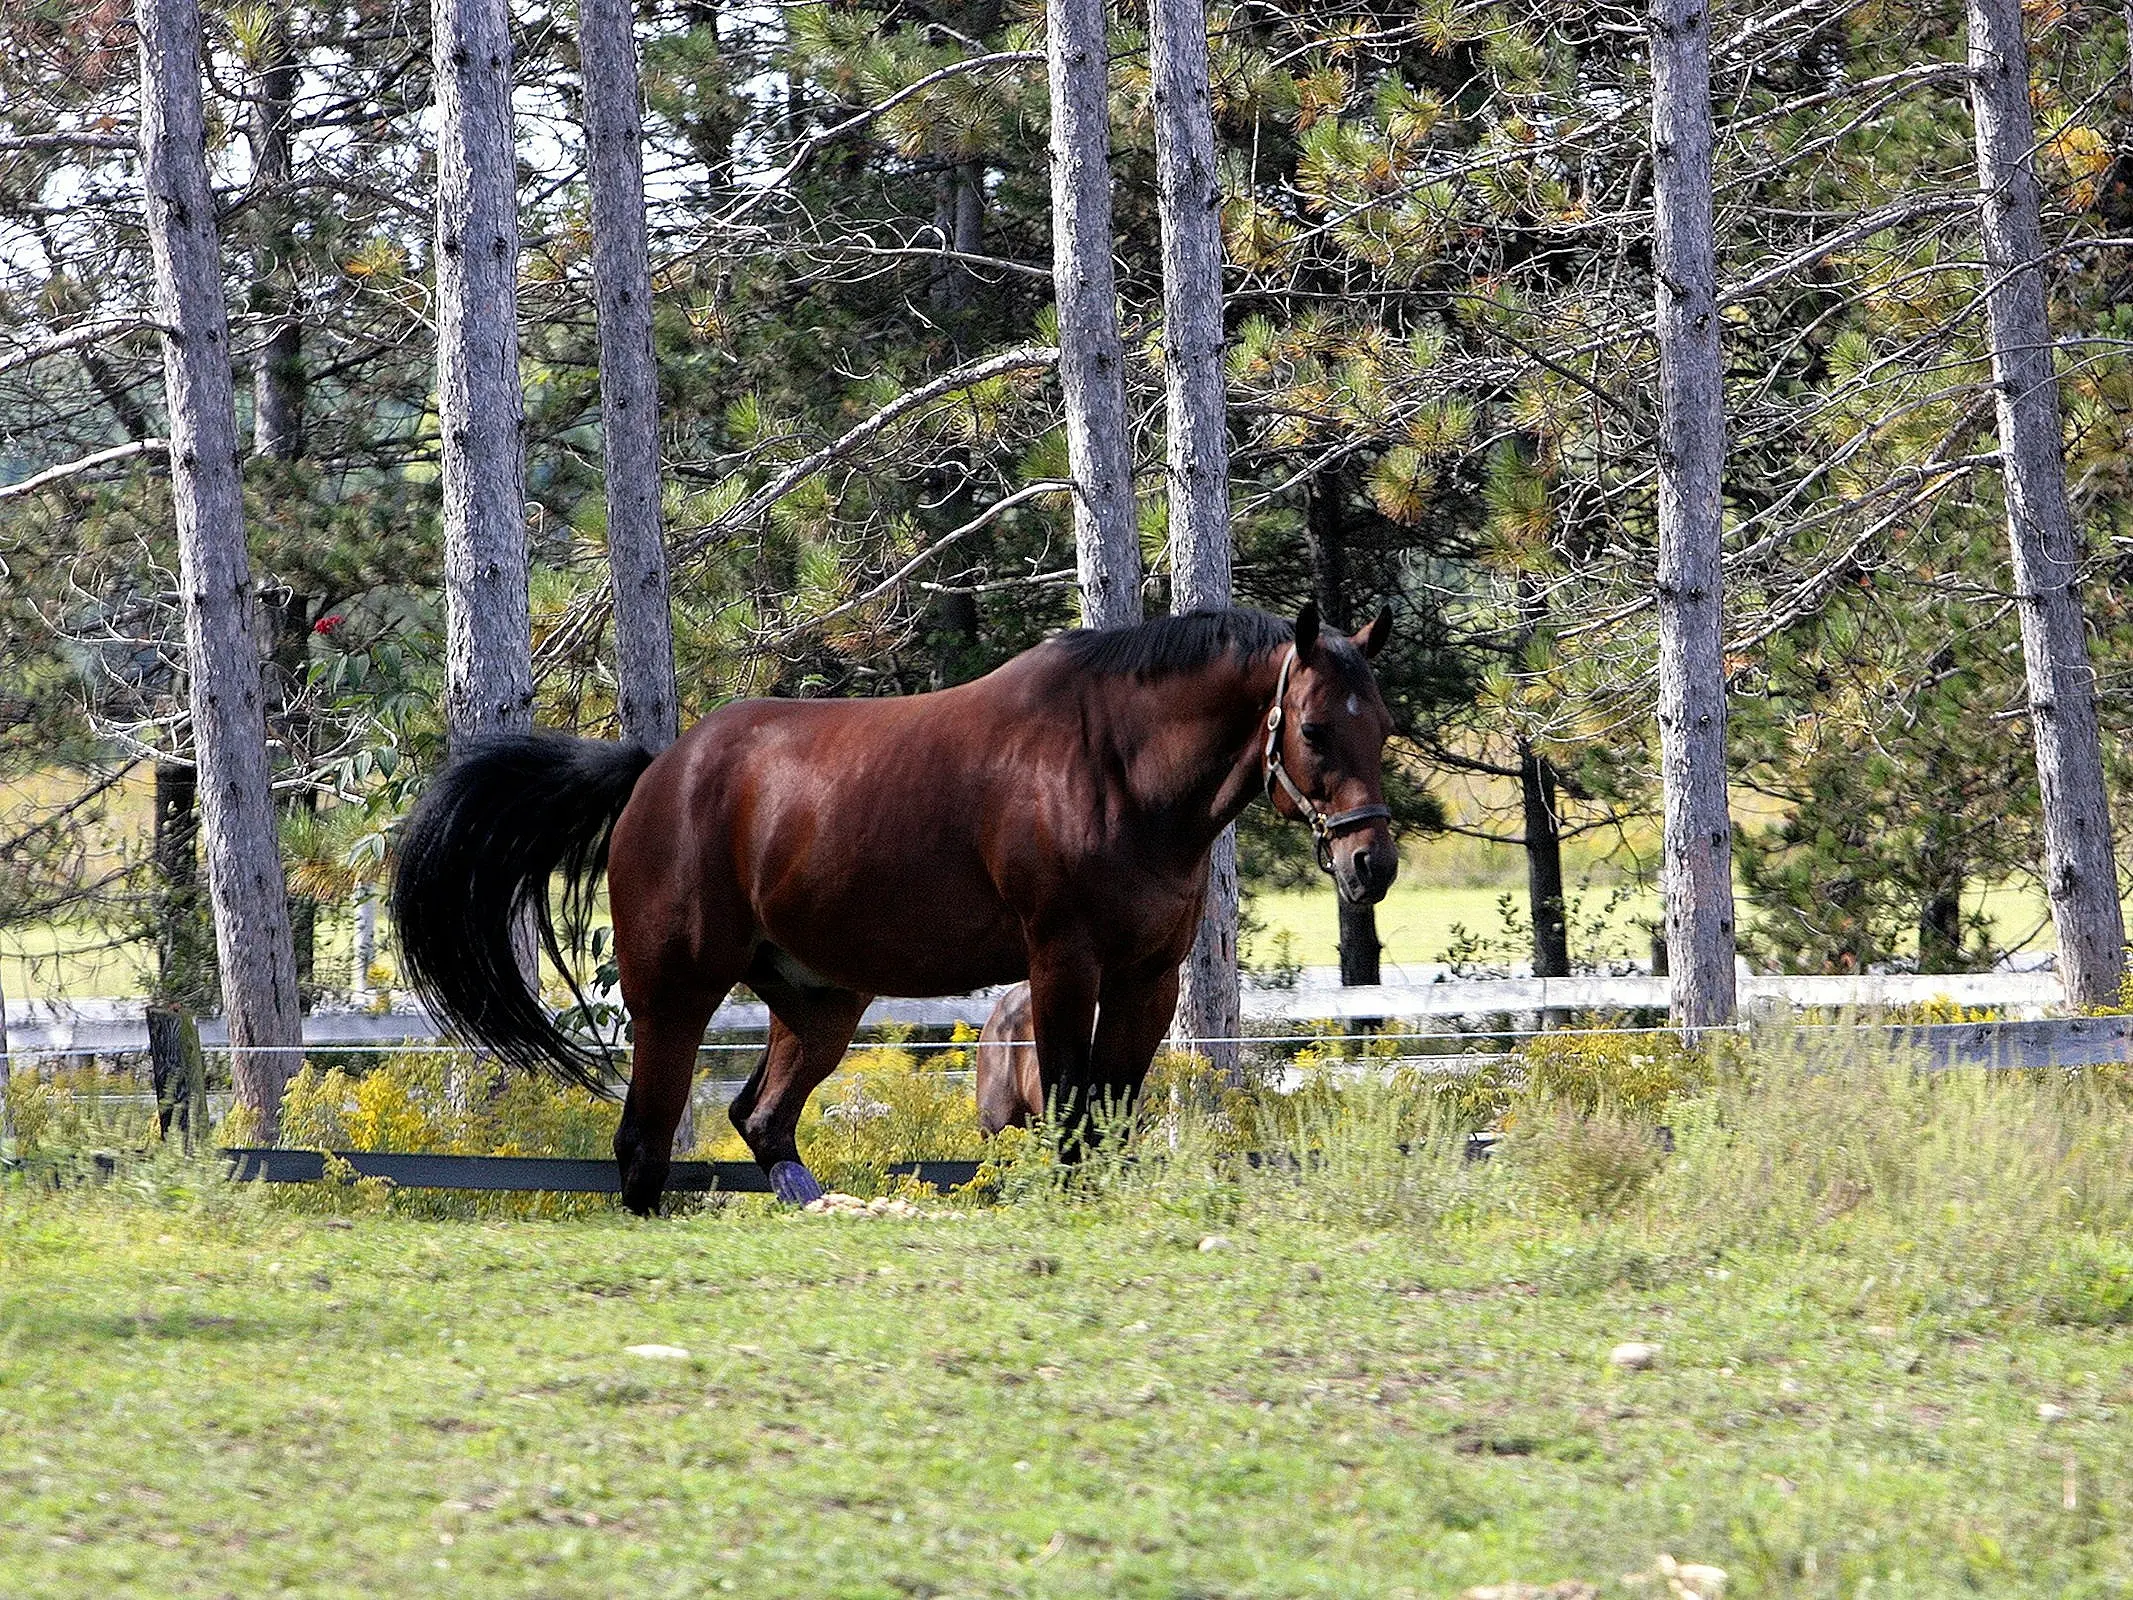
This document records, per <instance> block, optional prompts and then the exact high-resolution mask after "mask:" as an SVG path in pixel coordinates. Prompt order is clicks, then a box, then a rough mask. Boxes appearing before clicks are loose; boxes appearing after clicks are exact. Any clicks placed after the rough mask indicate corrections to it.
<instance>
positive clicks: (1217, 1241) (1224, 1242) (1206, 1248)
mask: <svg viewBox="0 0 2133 1600" xmlns="http://www.w3.org/2000/svg"><path fill="white" fill-rule="evenodd" d="M1228 1248H1229V1238H1228V1236H1227V1235H1225V1234H1220V1233H1211V1234H1209V1235H1208V1236H1207V1237H1206V1238H1204V1239H1202V1240H1201V1241H1200V1254H1202V1255H1203V1256H1204V1255H1206V1254H1208V1252H1210V1251H1213V1250H1227V1249H1228Z"/></svg>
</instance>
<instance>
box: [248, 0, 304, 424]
mask: <svg viewBox="0 0 2133 1600" xmlns="http://www.w3.org/2000/svg"><path fill="white" fill-rule="evenodd" d="M265 55H266V59H265V63H264V65H263V66H262V68H261V70H260V74H259V98H258V100H257V102H256V103H255V104H254V106H253V108H252V122H251V126H250V128H249V129H248V130H247V138H248V141H249V143H250V144H251V147H252V188H253V191H254V193H253V199H252V205H251V228H252V310H253V311H254V312H255V313H256V314H258V315H260V316H262V317H264V318H265V319H266V320H267V323H268V328H267V333H266V337H265V338H264V339H263V340H262V341H261V342H260V346H259V350H258V353H257V354H256V355H254V356H253V358H252V454H253V455H255V456H265V457H268V458H271V459H273V460H276V461H294V460H296V459H297V457H299V456H300V455H302V454H303V448H304V344H303V326H302V324H301V323H300V322H299V321H298V320H297V316H296V289H295V264H294V260H293V257H294V255H295V241H294V238H293V236H292V232H291V229H290V226H289V180H290V176H291V172H292V170H293V165H294V160H293V157H294V128H295V105H296V86H297V76H298V67H297V59H296V51H295V49H294V47H293V46H292V45H291V43H290V40H289V16H288V12H287V10H286V9H284V8H277V9H276V10H275V11H274V12H273V13H272V14H271V15H270V16H269V17H268V19H267V41H266V47H265Z"/></svg>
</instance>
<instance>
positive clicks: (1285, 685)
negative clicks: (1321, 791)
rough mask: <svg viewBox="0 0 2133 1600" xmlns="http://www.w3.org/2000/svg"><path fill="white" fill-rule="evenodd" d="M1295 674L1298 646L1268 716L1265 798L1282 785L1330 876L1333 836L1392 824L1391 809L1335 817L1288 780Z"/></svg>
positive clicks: (1323, 869) (1374, 808)
mask: <svg viewBox="0 0 2133 1600" xmlns="http://www.w3.org/2000/svg"><path fill="white" fill-rule="evenodd" d="M1295 670H1296V646H1294V645H1293V644H1292V645H1290V646H1289V656H1288V659H1287V660H1286V661H1284V662H1282V664H1281V678H1280V680H1279V681H1278V682H1276V683H1275V685H1274V705H1273V709H1272V710H1270V711H1268V712H1267V714H1266V762H1265V765H1266V797H1267V799H1269V800H1272V799H1273V798H1274V785H1275V784H1277V783H1278V784H1280V785H1281V787H1282V788H1283V789H1284V790H1285V791H1286V792H1287V794H1288V797H1289V798H1290V799H1291V800H1293V801H1295V802H1296V809H1297V810H1299V811H1301V812H1302V813H1303V814H1304V820H1305V821H1306V822H1308V823H1310V824H1311V839H1312V842H1313V843H1314V844H1315V845H1317V847H1318V870H1319V871H1321V872H1324V873H1328V874H1330V873H1331V872H1332V871H1333V836H1334V835H1335V834H1336V833H1339V832H1340V831H1341V830H1342V829H1344V828H1352V827H1354V826H1355V825H1356V824H1357V823H1359V822H1375V821H1377V820H1378V819H1379V818H1381V817H1382V818H1384V819H1385V820H1386V821H1388V822H1389V821H1391V820H1392V808H1391V807H1390V806H1384V805H1371V806H1356V807H1354V808H1353V809H1352V810H1348V811H1336V812H1334V813H1333V815H1332V816H1330V817H1329V816H1327V815H1326V814H1325V812H1323V811H1321V810H1319V808H1318V802H1317V801H1315V800H1313V799H1312V798H1311V797H1310V796H1309V795H1307V794H1305V793H1304V792H1303V790H1302V789H1300V788H1298V787H1297V785H1296V780H1295V779H1294V778H1292V777H1290V776H1289V769H1288V768H1287V767H1285V766H1283V765H1282V764H1281V722H1282V709H1281V707H1282V702H1283V701H1285V700H1287V699H1288V697H1289V674H1290V673H1291V672H1293V671H1295Z"/></svg>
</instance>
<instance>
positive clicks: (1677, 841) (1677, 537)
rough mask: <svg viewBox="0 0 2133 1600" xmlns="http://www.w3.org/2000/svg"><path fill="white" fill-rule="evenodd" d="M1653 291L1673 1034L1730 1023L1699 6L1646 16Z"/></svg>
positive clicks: (1717, 478) (1716, 372)
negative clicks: (1649, 60)
mask: <svg viewBox="0 0 2133 1600" xmlns="http://www.w3.org/2000/svg"><path fill="white" fill-rule="evenodd" d="M1651 53H1652V207H1653V213H1654V218H1653V221H1654V241H1653V243H1654V248H1653V276H1654V277H1655V279H1656V280H1657V282H1656V286H1655V295H1656V299H1657V307H1658V321H1657V329H1658V342H1659V391H1660V409H1661V419H1660V425H1659V560H1658V596H1657V598H1658V610H1659V752H1660V754H1659V762H1660V782H1661V786H1662V788H1663V790H1664V792H1665V823H1664V827H1663V850H1664V863H1665V865H1664V870H1663V893H1664V897H1665V901H1666V929H1667V946H1668V965H1669V967H1670V968H1671V969H1672V980H1673V1001H1674V1005H1673V1016H1674V1022H1675V1024H1676V1026H1678V1027H1683V1028H1688V1029H1692V1030H1693V1029H1698V1028H1706V1027H1714V1026H1722V1025H1724V1024H1727V1023H1730V1022H1731V1021H1732V1020H1733V1013H1734V987H1733V960H1734V939H1733V829H1732V823H1731V820H1730V818H1729V816H1728V814H1727V809H1726V675H1725V653H1724V611H1723V606H1722V595H1721V577H1720V568H1719V549H1720V538H1721V534H1722V524H1721V521H1720V484H1721V479H1722V476H1723V472H1724V467H1725V453H1726V430H1725V385H1724V372H1723V368H1722V367H1721V365H1720V354H1719V337H1718V336H1719V323H1718V307H1717V303H1716V298H1715V288H1716V278H1717V265H1716V246H1715V242H1714V237H1713V228H1712V219H1711V153H1712V143H1713V139H1712V126H1711V35H1710V26H1709V18H1708V16H1707V14H1706V12H1705V7H1704V0H1653V3H1652V8H1651Z"/></svg>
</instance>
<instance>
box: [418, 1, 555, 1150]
mask: <svg viewBox="0 0 2133 1600" xmlns="http://www.w3.org/2000/svg"><path fill="white" fill-rule="evenodd" d="M433 6H434V9H433V13H432V22H431V47H432V52H433V56H434V60H435V70H436V78H437V91H436V92H437V414H438V421H439V424H440V430H441V433H442V436H443V437H442V445H443V449H442V452H441V454H442V478H443V489H444V495H443V502H444V504H443V509H444V598H445V607H444V620H445V628H444V632H445V663H444V709H445V722H446V725H447V726H448V727H449V729H450V731H451V737H452V739H453V740H454V741H455V742H457V741H461V740H465V739H467V738H469V737H470V736H478V735H481V734H485V733H495V732H503V731H512V730H517V729H522V728H529V727H531V726H532V725H533V624H532V617H531V609H530V601H529V597H528V593H527V559H528V557H527V543H526V461H525V431H526V396H525V391H524V390H523V389H522V388H521V387H520V385H519V372H518V152H517V142H516V139H515V137H514V133H513V125H512V120H511V14H510V9H509V7H508V5H507V4H506V0H433ZM516 943H517V946H518V957H519V965H520V967H521V968H522V969H523V970H524V972H525V974H526V982H527V985H528V986H529V987H536V988H537V987H538V985H539V974H540V955H539V950H538V947H537V945H536V943H535V938H534V930H533V922H532V918H531V917H530V916H527V917H524V918H522V919H521V920H520V922H519V926H518V929H517V932H516ZM482 1071H483V1072H484V1073H485V1074H487V1075H488V1076H489V1077H490V1078H491V1079H492V1080H493V1079H494V1077H495V1070H494V1063H485V1064H484V1065H483V1067H482ZM446 1093H447V1096H448V1098H449V1099H450V1101H451V1103H452V1106H453V1108H454V1109H455V1110H458V1111H465V1110H466V1109H468V1107H469V1106H470V1105H471V1104H472V1101H473V1097H474V1087H473V1076H472V1074H471V1072H470V1071H468V1070H467V1069H466V1068H465V1067H464V1066H458V1065H455V1069H454V1071H453V1073H452V1075H451V1077H450V1079H449V1080H448V1081H447V1083H446Z"/></svg>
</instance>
